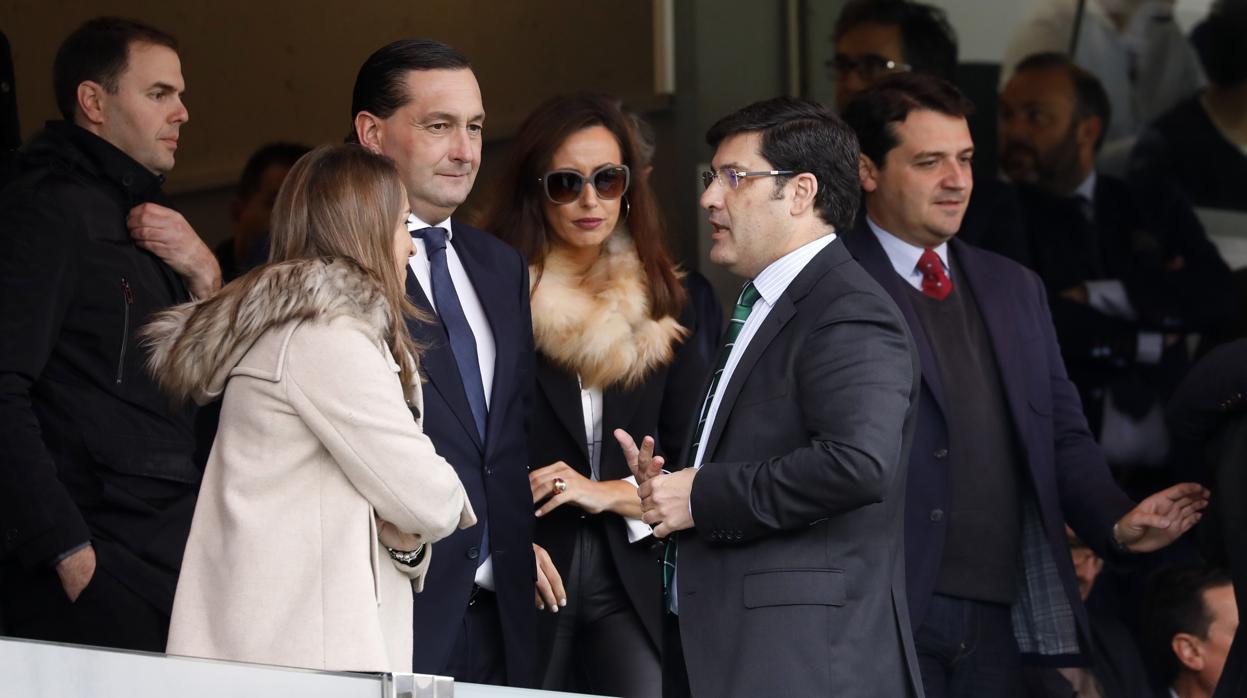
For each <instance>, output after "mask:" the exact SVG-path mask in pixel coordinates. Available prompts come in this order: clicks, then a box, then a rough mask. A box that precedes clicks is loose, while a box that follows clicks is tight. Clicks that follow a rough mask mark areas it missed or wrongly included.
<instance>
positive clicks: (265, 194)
mask: <svg viewBox="0 0 1247 698" xmlns="http://www.w3.org/2000/svg"><path fill="white" fill-rule="evenodd" d="M309 150H311V148H309V147H307V146H306V145H303V144H302V143H269V144H267V145H264V146H261V147H260V149H259V150H257V151H255V152H254V153H252V154H251V157H249V158H247V164H246V165H245V166H244V167H243V168H242V175H241V176H240V177H239V178H238V187H237V189H235V191H234V199H233V200H232V201H231V202H230V207H229V220H230V236H229V237H228V238H226V239H225V240H222V241H221V242H220V243H218V244H217V246H216V247H215V248H214V249H213V250H212V252H213V254H215V255H216V258H217V261H218V262H220V264H221V277H222V278H223V279H224V281H225V283H229V282H230V281H233V280H234V279H236V278H238V277H239V276H242V275H243V274H245V273H246V272H248V271H250V270H251V269H252V268H253V267H256V266H258V265H259V264H260V263H261V262H263V261H264V260H265V259H267V258H268V225H269V218H270V216H271V215H272V213H273V204H274V202H276V201H277V191H278V190H279V189H281V183H282V182H283V181H285V179H286V174H287V173H289V172H290V168H291V167H294V163H296V162H298V160H299V158H301V157H303V156H304V155H305V154H306V153H307V152H308V151H309Z"/></svg>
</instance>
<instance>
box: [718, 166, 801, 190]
mask: <svg viewBox="0 0 1247 698" xmlns="http://www.w3.org/2000/svg"><path fill="white" fill-rule="evenodd" d="M790 174H796V171H795V170H758V171H757V172H745V171H744V170H736V169H732V168H731V167H720V168H719V169H718V170H706V171H705V172H702V173H701V185H702V187H704V188H706V189H709V188H710V185H711V184H714V182H715V180H718V181H719V184H722V185H723V186H725V187H727V188H728V189H735V188H736V187H739V186H740V183H741V180H744V179H748V178H749V177H779V176H781V175H790Z"/></svg>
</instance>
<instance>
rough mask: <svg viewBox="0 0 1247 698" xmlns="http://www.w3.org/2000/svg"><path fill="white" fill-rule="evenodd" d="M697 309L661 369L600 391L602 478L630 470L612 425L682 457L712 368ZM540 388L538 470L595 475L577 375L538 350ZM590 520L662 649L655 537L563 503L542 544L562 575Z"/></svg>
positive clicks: (531, 446) (543, 525) (673, 458)
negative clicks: (560, 464) (632, 535)
mask: <svg viewBox="0 0 1247 698" xmlns="http://www.w3.org/2000/svg"><path fill="white" fill-rule="evenodd" d="M697 310H698V309H697V308H696V307H695V306H693V305H692V304H691V303H690V304H689V305H687V306H685V308H684V312H683V313H682V314H681V316H680V318H679V320H680V324H681V325H683V326H684V327H686V328H688V329H689V330H690V335H689V336H688V337H687V338H686V339H685V340H684V341H683V342H681V343H680V344H678V345H677V346H676V349H675V357H674V358H673V360H672V362H671V363H670V364H668V365H666V366H662V367H660V368H658V369H656V370H655V371H654V372H653V373H651V374H650V375H649V376H648V377H646V379H645V381H644V382H643V383H642V384H640V385H638V386H636V387H635V388H632V389H631V390H627V389H624V388H623V387H621V386H616V387H612V388H608V389H606V390H604V391H602V402H603V405H602V458H601V463H600V471H601V477H602V479H603V480H620V479H623V478H626V477H628V476H630V475H631V474H632V472H631V471H630V470H629V469H628V464H627V462H626V461H625V460H624V456H623V451H622V449H620V448H619V446H618V444H616V443H615V439H614V437H612V436H611V432H613V431H614V430H615V429H623V430H625V431H627V432H628V433H629V434H633V435H635V436H636V438H638V439H639V438H641V436H642V435H645V434H650V435H652V436H653V437H654V438H655V440H656V441H657V449H656V450H657V452H658V453H660V454H661V455H663V456H665V457H666V458H667V460H668V462H671V463H682V462H683V458H684V455H683V453H684V452H683V447H684V445H685V441H686V439H687V438H688V435H689V430H690V429H691V428H692V426H693V420H694V419H696V418H697V408H698V407H699V406H700V404H701V395H699V394H698V391H699V390H700V389H701V387H702V384H703V381H704V380H705V377H706V372H707V367H706V360H705V358H703V356H702V353H701V344H702V342H701V340H700V334H701V333H702V331H703V330H702V328H700V327H698V326H697V321H698V313H697ZM711 331H714V330H713V329H712V330H711ZM537 387H538V390H537V397H536V400H535V402H534V404H533V413H532V432H531V434H530V436H531V438H530V439H529V441H528V450H529V454H530V455H529V462H530V463H531V464H532V467H533V468H540V467H544V466H546V465H549V464H550V463H553V462H555V461H559V460H561V461H564V462H566V463H567V464H568V465H570V466H571V467H573V468H575V469H576V470H578V471H579V472H580V474H582V475H584V476H585V477H591V476H592V471H591V469H590V467H589V454H588V453H587V452H586V451H585V438H584V435H585V427H584V416H583V412H582V410H581V403H580V387H579V385H578V383H577V381H576V376H575V374H574V373H571V372H569V371H566V370H564V369H563V368H561V367H559V366H557V365H556V364H554V363H553V362H552V361H550V359H548V358H546V356H545V355H544V354H541V353H538V354H537ZM585 525H600V526H603V527H604V528H605V530H606V539H607V547H608V549H609V550H610V555H611V559H612V561H613V562H614V566H615V569H616V570H618V572H619V578H620V581H621V582H622V583H623V587H624V591H625V592H626V593H627V595H628V598H629V600H630V601H631V602H632V607H633V609H634V610H635V611H636V613H637V615H638V616H640V618H641V623H642V624H643V625H644V626H645V630H646V631H647V632H648V633H649V636H650V639H651V640H652V641H653V642H654V649H655V651H657V650H659V649H660V648H661V647H662V583H661V582H662V576H661V575H660V570H661V568H660V566H659V565H660V564H661V555H659V550H658V549H657V548H658V545H657V542H656V541H655V540H654V539H653V538H649V539H647V540H643V541H637V542H636V543H634V544H629V543H628V533H627V527H626V525H625V524H624V521H623V519H622V518H620V517H619V516H616V515H614V514H599V515H592V514H587V513H585V511H584V510H583V509H579V508H576V507H575V506H563V507H559V508H558V509H555V510H554V511H553V512H551V513H550V514H548V515H546V516H545V517H543V518H542V519H541V520H539V521H538V522H537V531H536V536H537V544H538V545H541V546H542V547H544V548H545V549H546V550H547V551H548V552H549V553H550V558H551V560H552V561H553V562H554V566H555V567H556V568H558V570H559V571H560V572H562V573H564V574H566V572H567V570H569V569H570V568H571V561H572V553H573V552H574V550H575V543H576V535H577V533H578V532H579V530H580V529H581V527H583V526H585ZM547 615H549V614H547ZM556 620H557V617H555V616H549V617H548V618H546V619H545V620H543V621H540V623H541V634H542V636H543V640H544V641H546V642H548V641H549V640H550V639H552V637H551V635H552V633H553V631H554V628H555V626H556V625H557V623H556V622H555V621H556Z"/></svg>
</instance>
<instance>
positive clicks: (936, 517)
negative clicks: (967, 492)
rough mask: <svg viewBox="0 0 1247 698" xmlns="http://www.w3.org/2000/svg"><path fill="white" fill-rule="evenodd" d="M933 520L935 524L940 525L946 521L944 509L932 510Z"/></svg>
mask: <svg viewBox="0 0 1247 698" xmlns="http://www.w3.org/2000/svg"><path fill="white" fill-rule="evenodd" d="M931 520H932V521H934V522H935V523H939V522H941V521H943V520H944V510H943V509H932V510H931Z"/></svg>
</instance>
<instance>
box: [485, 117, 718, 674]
mask: <svg viewBox="0 0 1247 698" xmlns="http://www.w3.org/2000/svg"><path fill="white" fill-rule="evenodd" d="M512 152H513V155H512V159H511V164H510V167H509V169H508V171H507V173H506V174H505V175H504V177H503V179H502V182H501V188H500V190H499V194H498V195H497V196H496V197H495V202H494V208H493V210H492V211H490V214H489V216H488V220H487V225H486V226H485V227H486V229H487V230H491V231H493V232H494V233H496V234H497V235H499V236H500V237H501V238H502V239H503V240H506V241H507V242H509V243H510V244H511V245H513V246H515V247H516V248H517V249H518V250H519V251H520V252H522V253H524V254H525V255H526V256H527V258H528V260H529V265H530V277H531V284H532V315H533V337H534V340H535V342H536V347H537V385H538V390H537V394H536V396H535V400H534V405H533V413H532V416H531V422H530V430H531V431H530V434H529V463H530V467H531V468H532V471H531V472H530V473H529V483H530V485H531V486H532V492H533V502H534V505H535V506H537V511H536V515H537V517H538V521H537V526H536V542H537V543H538V544H539V545H541V546H543V547H545V548H546V550H547V551H549V553H550V556H551V559H552V560H553V561H554V563H555V566H556V567H558V569H559V571H560V572H561V573H562V576H563V581H564V583H565V586H566V589H567V596H568V598H567V600H566V603H565V604H562V603H561V604H560V606H561V608H553V609H551V610H552V611H556V612H557V615H554V616H551V617H549V618H548V619H547V622H545V623H543V625H542V643H543V650H544V651H545V654H544V658H545V660H546V663H545V665H544V678H543V680H542V685H543V687H544V688H547V689H561V690H567V689H575V690H581V691H587V692H591V693H602V694H608V695H623V696H634V695H635V696H653V695H658V694H659V693H660V692H661V670H660V667H659V660H658V650H659V647H660V639H661V624H662V600H661V598H660V597H661V583H660V579H661V576H660V567H659V565H660V562H659V558H658V554H657V544H656V543H655V540H654V539H653V538H652V537H651V536H650V535H649V530H648V527H647V526H645V525H644V524H643V523H641V522H640V520H639V517H640V516H641V507H640V500H639V498H638V497H637V494H636V484H635V480H632V481H629V478H630V476H631V473H630V471H629V470H628V466H627V463H626V462H625V460H624V456H623V453H622V451H621V450H620V449H619V447H618V446H616V445H615V444H614V440H613V439H612V438H611V433H612V431H613V430H615V429H617V428H622V429H625V430H627V431H628V432H629V433H632V434H654V435H655V437H656V448H657V451H658V452H659V453H662V454H663V455H665V456H666V458H667V459H668V460H672V461H675V460H678V459H679V458H680V450H681V449H682V448H683V447H684V441H685V438H686V437H687V436H688V433H689V429H690V428H691V426H692V420H693V417H694V414H695V412H696V407H697V402H698V399H699V398H700V396H701V387H702V380H703V379H704V377H705V376H704V372H705V369H706V363H705V360H704V359H703V358H702V357H701V355H700V354H699V353H698V352H697V351H696V348H695V347H694V345H693V343H692V342H690V341H689V338H690V335H692V334H693V333H695V332H697V331H698V328H697V327H696V326H695V315H694V313H693V312H692V311H691V310H690V309H689V307H688V303H687V302H686V301H687V292H686V290H685V288H684V286H683V285H682V284H681V281H680V274H679V273H678V271H677V270H676V267H675V265H674V263H673V262H672V261H671V257H670V255H669V254H668V253H667V249H666V245H665V240H664V230H663V227H662V224H661V222H660V219H659V215H658V211H657V208H656V205H655V202H654V199H653V195H652V194H651V192H650V190H649V187H648V185H647V184H646V182H645V180H644V178H639V177H633V176H632V169H633V168H634V167H635V165H636V164H637V162H638V154H637V138H636V134H635V131H634V127H633V122H632V120H631V119H630V118H629V117H628V116H626V115H625V114H624V113H623V112H622V111H621V110H620V109H619V107H618V100H616V99H614V98H612V97H609V96H606V95H592V94H581V95H574V96H569V97H557V98H555V99H552V100H550V101H548V102H546V103H545V104H543V105H542V106H540V107H539V108H538V109H537V110H536V111H535V112H533V114H532V115H530V116H529V117H528V119H527V121H525V122H524V125H523V126H522V127H521V128H520V133H519V135H518V137H517V138H516V142H515V146H514V150H513V151H512ZM604 435H605V439H604V438H603V436H604Z"/></svg>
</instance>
